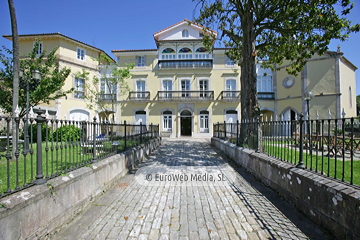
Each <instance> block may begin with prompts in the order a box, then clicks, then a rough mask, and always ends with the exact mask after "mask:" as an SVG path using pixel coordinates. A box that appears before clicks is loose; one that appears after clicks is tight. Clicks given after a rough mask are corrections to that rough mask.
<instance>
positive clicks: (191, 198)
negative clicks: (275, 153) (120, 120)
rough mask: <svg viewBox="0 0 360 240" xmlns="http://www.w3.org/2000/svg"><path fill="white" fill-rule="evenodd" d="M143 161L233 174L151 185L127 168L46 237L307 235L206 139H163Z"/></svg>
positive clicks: (169, 237) (252, 237)
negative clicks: (223, 178) (216, 178)
mask: <svg viewBox="0 0 360 240" xmlns="http://www.w3.org/2000/svg"><path fill="white" fill-rule="evenodd" d="M145 166H147V167H149V166H162V167H164V168H165V169H166V168H170V167H172V166H197V167H199V168H200V170H201V169H202V170H203V171H206V168H207V167H208V166H216V167H219V168H221V171H222V172H223V173H224V175H225V176H226V175H231V174H232V176H235V178H236V179H233V180H235V181H223V182H222V183H221V184H207V183H205V182H204V183H202V184H200V185H196V186H174V185H172V184H170V183H169V182H166V183H161V184H159V185H157V186H155V185H151V184H145V180H144V184H142V183H141V182H139V181H135V177H134V174H128V175H127V176H125V177H124V178H123V179H122V180H121V181H120V182H119V184H118V185H117V186H116V187H114V188H113V189H112V190H110V191H109V193H107V194H105V196H104V197H103V198H102V199H100V200H99V201H98V202H97V203H95V204H93V206H91V207H90V209H89V210H88V211H85V212H84V213H83V215H81V216H79V217H78V218H76V219H75V220H74V221H73V222H71V224H69V226H66V227H64V228H63V229H62V230H61V231H60V232H59V233H57V234H56V235H54V236H52V237H51V239H191V240H193V239H308V236H306V235H305V234H304V233H303V232H302V231H301V230H300V229H299V228H298V227H296V226H295V225H294V224H293V223H292V222H291V221H290V220H289V219H288V218H287V217H286V216H285V215H284V214H282V213H281V212H280V211H279V210H278V209H277V208H276V207H275V206H274V205H273V204H272V203H271V202H270V201H269V200H268V199H267V198H266V197H265V196H263V195H262V194H261V193H260V192H258V191H257V190H256V189H255V188H253V187H252V186H251V185H250V184H249V183H248V182H247V181H246V180H245V179H244V178H243V177H242V176H241V175H240V174H238V173H237V172H236V171H235V170H234V168H232V167H231V166H230V165H229V163H227V161H226V160H224V159H223V158H222V157H221V156H220V155H219V154H218V153H217V152H216V151H215V150H214V149H213V148H212V147H211V146H210V145H209V142H208V141H207V140H203V139H186V140H185V139H180V140H179V139H174V140H173V139H167V140H164V142H163V144H162V145H161V146H160V148H159V149H157V150H156V151H155V152H154V153H152V154H151V155H150V156H149V158H148V159H147V160H146V161H144V162H143V163H142V164H141V165H140V166H139V168H140V169H141V167H145ZM234 174H235V175H234Z"/></svg>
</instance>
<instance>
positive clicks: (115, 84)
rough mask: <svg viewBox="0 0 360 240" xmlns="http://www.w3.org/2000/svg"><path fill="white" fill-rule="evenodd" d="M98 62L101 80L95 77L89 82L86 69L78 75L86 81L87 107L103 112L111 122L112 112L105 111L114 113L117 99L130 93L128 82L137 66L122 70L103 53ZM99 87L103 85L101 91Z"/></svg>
mask: <svg viewBox="0 0 360 240" xmlns="http://www.w3.org/2000/svg"><path fill="white" fill-rule="evenodd" d="M98 61H99V64H101V65H100V69H99V70H100V74H101V78H98V77H96V76H95V77H94V78H93V79H92V80H89V78H88V74H87V72H86V71H85V70H84V69H83V70H82V72H78V73H77V74H78V75H79V76H81V77H82V78H83V79H85V80H86V81H85V87H86V90H87V93H86V96H85V98H86V99H87V100H88V101H87V107H88V108H89V109H91V110H95V111H98V112H100V111H102V112H103V113H104V114H105V118H106V119H107V120H108V121H109V115H110V114H111V112H108V111H105V110H106V109H112V112H115V104H116V102H117V97H118V96H121V95H123V94H125V93H128V92H129V91H130V88H129V86H128V83H127V81H126V80H127V79H129V78H130V77H131V76H132V75H131V72H130V70H131V69H133V68H134V66H135V65H134V64H126V67H124V68H121V67H120V66H119V65H118V64H117V63H115V62H114V60H113V59H111V58H109V57H108V56H107V55H106V54H103V53H102V54H100V58H99V59H98ZM99 85H101V87H100V89H99ZM105 89H106V94H105V91H104V90H105Z"/></svg>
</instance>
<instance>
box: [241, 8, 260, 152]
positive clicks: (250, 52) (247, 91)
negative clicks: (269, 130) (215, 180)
mask: <svg viewBox="0 0 360 240" xmlns="http://www.w3.org/2000/svg"><path fill="white" fill-rule="evenodd" d="M241 26H242V30H243V38H244V41H243V46H242V62H241V63H240V67H241V77H240V82H241V119H242V122H243V121H244V120H247V121H248V122H249V121H251V120H252V119H254V118H256V117H257V114H258V111H257V110H258V103H257V90H256V64H255V59H256V49H255V31H254V27H253V12H252V1H249V3H248V5H247V11H246V14H245V15H244V16H243V17H242V24H241ZM255 128H256V127H255V125H250V124H242V125H241V128H240V139H239V144H240V146H244V144H249V140H250V139H249V136H254V134H256V133H257V132H256V129H255ZM253 147H256V146H252V148H253Z"/></svg>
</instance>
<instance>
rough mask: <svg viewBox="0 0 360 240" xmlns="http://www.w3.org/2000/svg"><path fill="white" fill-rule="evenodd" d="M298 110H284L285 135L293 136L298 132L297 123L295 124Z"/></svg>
mask: <svg viewBox="0 0 360 240" xmlns="http://www.w3.org/2000/svg"><path fill="white" fill-rule="evenodd" d="M295 118H296V112H295V111H294V110H293V109H292V108H288V109H287V110H286V111H284V112H283V120H284V124H283V126H282V133H283V135H285V136H292V135H293V133H294V132H296V124H294V121H295Z"/></svg>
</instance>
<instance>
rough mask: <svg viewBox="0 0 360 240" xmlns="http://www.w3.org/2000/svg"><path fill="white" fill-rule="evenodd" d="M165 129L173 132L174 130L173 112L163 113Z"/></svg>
mask: <svg viewBox="0 0 360 240" xmlns="http://www.w3.org/2000/svg"><path fill="white" fill-rule="evenodd" d="M163 131H165V132H171V131H172V112H171V111H164V113H163Z"/></svg>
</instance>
